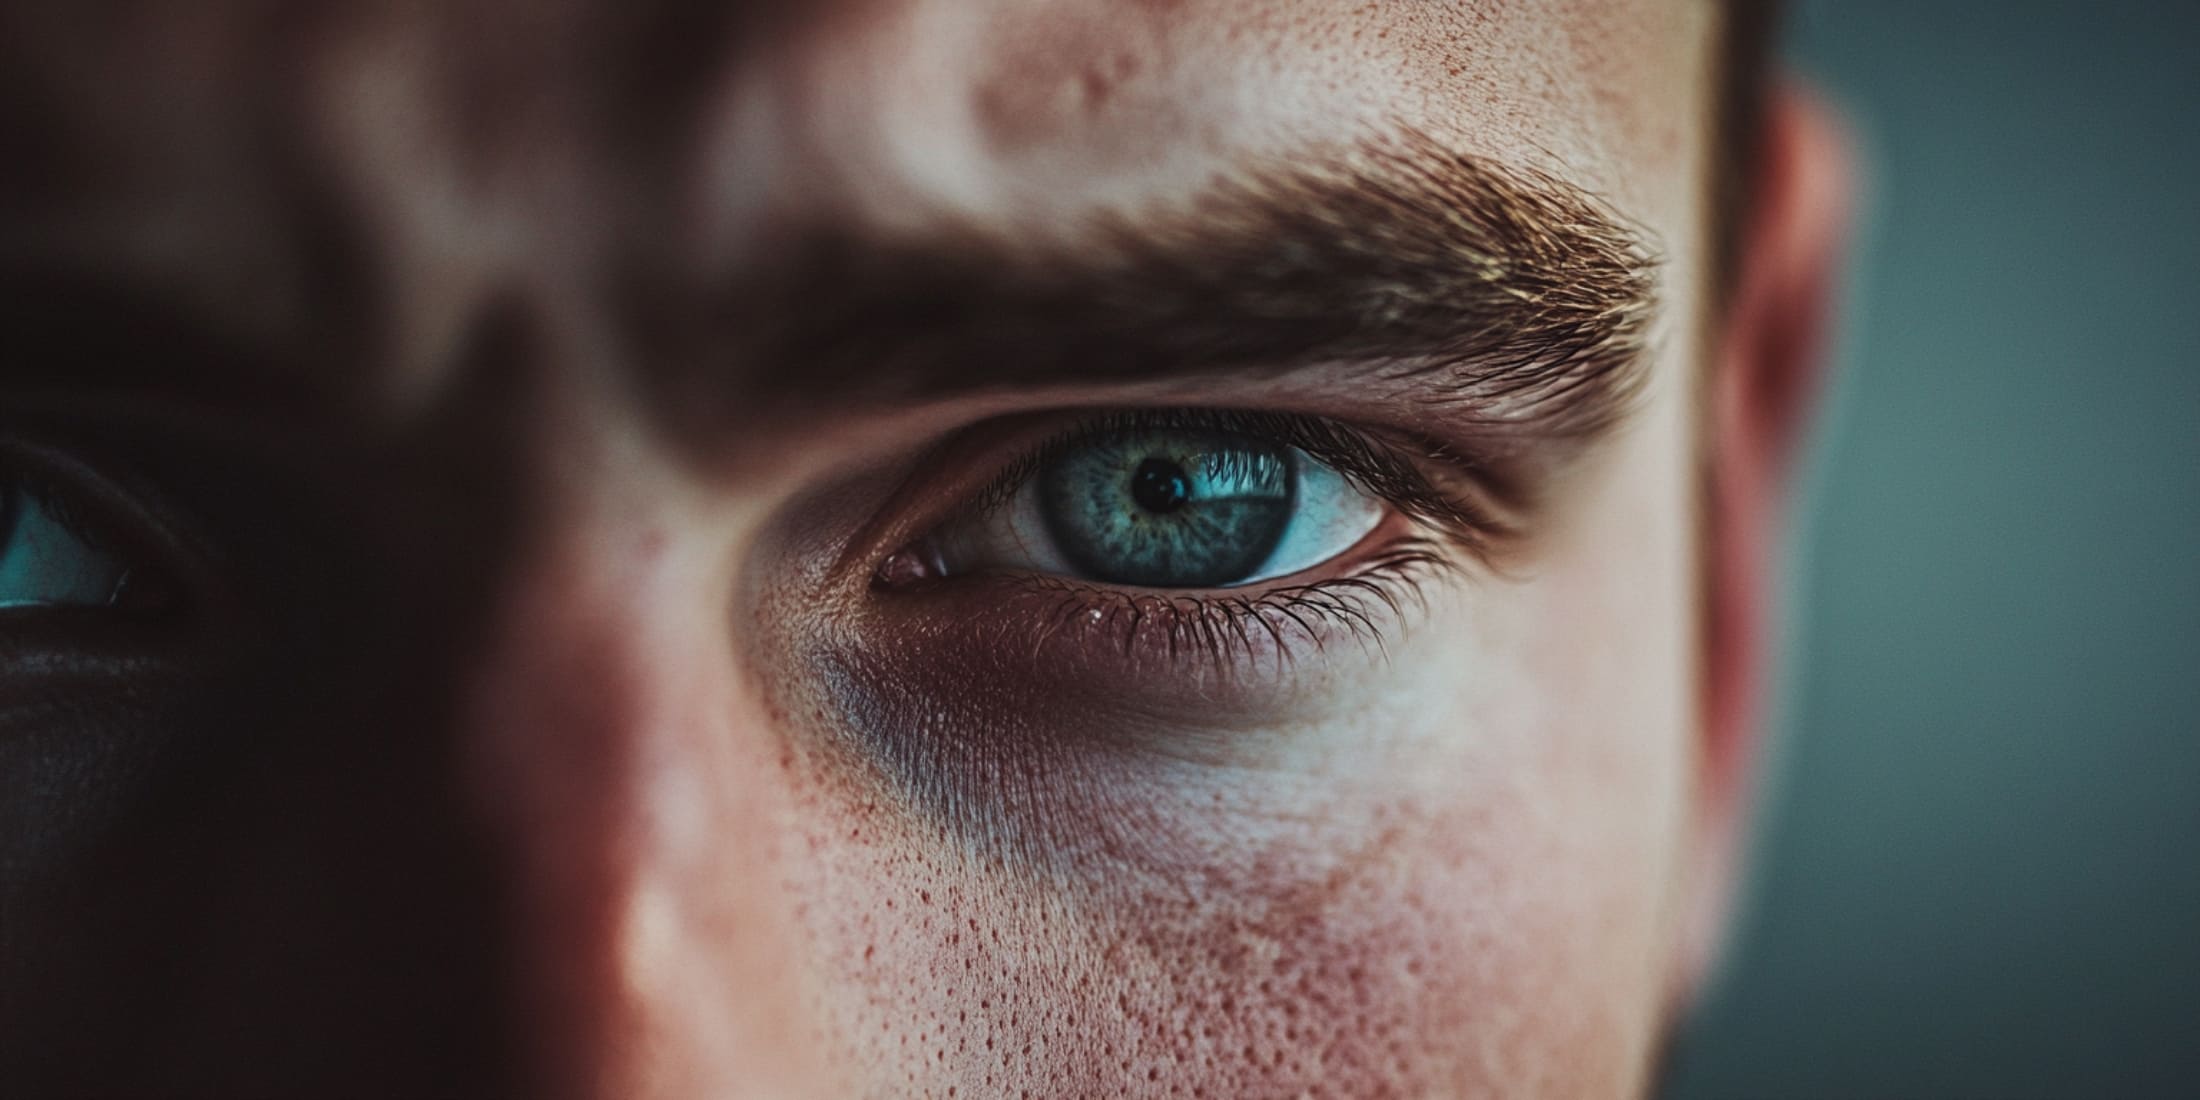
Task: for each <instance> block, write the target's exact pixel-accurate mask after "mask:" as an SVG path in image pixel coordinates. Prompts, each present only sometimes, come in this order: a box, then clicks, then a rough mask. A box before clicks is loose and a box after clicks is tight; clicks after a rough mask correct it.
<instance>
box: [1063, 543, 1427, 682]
mask: <svg viewBox="0 0 2200 1100" xmlns="http://www.w3.org/2000/svg"><path fill="white" fill-rule="evenodd" d="M1456 568H1458V563H1457V562H1455V561H1454V560H1453V559H1452V558H1450V557H1447V556H1445V555H1444V554H1443V553H1441V552H1440V551H1439V549H1438V547H1437V544H1436V543H1435V542H1434V541H1432V540H1430V539H1427V538H1420V537H1409V538H1406V539H1403V540H1399V541H1397V542H1396V543H1394V544H1393V545H1392V546H1391V547H1389V548H1388V549H1386V550H1384V551H1383V552H1382V553H1380V554H1378V555H1376V556H1374V557H1372V558H1369V559H1368V560H1366V561H1364V562H1362V563H1361V564H1360V565H1359V566H1358V567H1357V568H1356V569H1354V570H1353V571H1352V572H1351V573H1349V574H1346V575H1344V576H1339V577H1331V578H1328V579H1325V580H1320V581H1313V582H1310V583H1306V584H1299V585H1290V586H1285V587H1280V588H1272V589H1269V590H1267V591H1264V592H1257V593H1249V594H1246V595H1235V594H1214V593H1205V594H1183V595H1168V594H1163V593H1156V592H1126V591H1123V590H1121V589H1115V588H1108V587H1104V586H1100V585H1094V584H1089V583H1086V582H1083V581H1079V580H1076V579H1074V578H1067V577H1059V576H1044V575H1032V576H1027V577H1023V578H1019V580H1020V583H1023V584H1025V585H1028V586H1030V587H1031V588H1032V589H1033V590H1035V591H1039V592H1044V593H1048V594H1052V595H1057V596H1058V597H1059V600H1058V601H1057V603H1056V606H1055V607H1054V608H1053V609H1052V610H1051V611H1050V612H1049V613H1048V615H1047V617H1046V620H1045V623H1044V625H1043V626H1042V627H1041V628H1040V632H1039V637H1040V640H1041V644H1044V642H1045V641H1047V640H1051V639H1054V638H1058V637H1060V636H1062V634H1063V633H1065V632H1069V631H1077V632H1081V633H1083V634H1084V635H1086V636H1087V637H1089V638H1098V639H1103V640H1106V641H1108V642H1110V643H1111V644H1113V645H1114V646H1115V647H1117V648H1119V649H1120V650H1121V651H1122V653H1123V655H1124V656H1125V657H1134V656H1137V655H1138V653H1139V651H1140V649H1141V648H1143V647H1147V646H1151V647H1153V649H1154V651H1156V652H1159V653H1162V654H1165V655H1166V656H1167V657H1168V658H1169V659H1171V660H1176V659H1180V658H1182V657H1186V656H1191V657H1197V658H1200V659H1202V660H1204V661H1207V662H1211V663H1212V664H1213V665H1214V667H1216V668H1218V669H1227V668H1231V667H1234V666H1235V665H1236V664H1238V663H1240V662H1243V661H1245V660H1247V659H1251V658H1256V657H1259V656H1264V655H1268V654H1271V653H1272V654H1273V655H1274V656H1275V658H1276V661H1277V663H1278V666H1279V668H1280V667H1281V666H1285V665H1288V664H1290V663H1291V662H1292V661H1294V660H1295V659H1296V658H1297V656H1298V654H1299V652H1300V650H1301V649H1302V648H1304V647H1305V646H1309V645H1310V646H1312V647H1313V648H1314V651H1315V652H1317V653H1318V652H1321V651H1322V650H1323V649H1325V648H1326V647H1327V646H1328V645H1330V644H1331V643H1333V642H1335V641H1339V640H1343V639H1350V640H1352V641H1356V642H1358V643H1360V644H1361V645H1363V646H1372V647H1373V648H1374V649H1375V650H1376V651H1377V652H1378V653H1381V652H1384V638H1385V636H1386V633H1387V628H1386V623H1396V622H1398V621H1401V620H1402V619H1403V618H1404V613H1405V611H1406V608H1407V605H1409V604H1411V605H1416V606H1425V605H1426V596H1425V593H1424V591H1423V588H1422V585H1423V584H1424V583H1425V582H1426V581H1428V580H1429V579H1431V578H1432V577H1433V576H1435V575H1437V574H1439V573H1441V572H1445V571H1449V570H1453V569H1456Z"/></svg>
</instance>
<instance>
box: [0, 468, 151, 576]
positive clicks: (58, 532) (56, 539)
mask: <svg viewBox="0 0 2200 1100" xmlns="http://www.w3.org/2000/svg"><path fill="white" fill-rule="evenodd" d="M129 575H130V571H129V568H128V566H126V565H125V564H124V563H123V562H122V561H121V560H120V559H118V558H116V557H115V556H114V555H112V554H109V553H107V552H105V551H103V550H100V549H98V548H96V547H94V546H92V545H91V544H90V543H89V542H87V541H85V539H84V538H83V536H81V535H79V534H77V533H76V532H75V531H73V530H72V529H71V528H70V526H69V524H68V523H67V522H66V521H65V520H64V519H63V518H62V517H61V516H60V515H58V514H56V512H55V510H54V508H53V506H52V505H50V504H48V503H46V502H44V501H42V500H41V499H40V498H39V497H38V495H37V494H34V493H32V492H30V491H29V490H28V489H26V488H24V487H23V486H22V485H20V484H14V483H11V481H10V479H9V478H8V477H7V476H6V471H4V470H0V608H13V607H102V606H107V605H110V604H113V603H114V602H115V601H116V598H117V596H118V595H119V594H120V593H121V591H122V588H123V585H124V582H126V581H127V580H128V579H129Z"/></svg>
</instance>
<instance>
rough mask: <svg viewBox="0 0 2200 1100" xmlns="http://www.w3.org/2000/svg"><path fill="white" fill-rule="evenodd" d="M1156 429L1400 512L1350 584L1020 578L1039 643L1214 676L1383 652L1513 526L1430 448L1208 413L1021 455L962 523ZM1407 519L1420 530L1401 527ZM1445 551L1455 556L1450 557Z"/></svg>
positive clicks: (1148, 416) (1261, 414)
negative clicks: (1197, 588) (1247, 446)
mask: <svg viewBox="0 0 2200 1100" xmlns="http://www.w3.org/2000/svg"><path fill="white" fill-rule="evenodd" d="M1147 431H1203V432H1210V431H1211V432H1217V433H1225V434H1232V435H1239V436H1249V437H1253V438H1258V439H1262V440H1264V441H1267V442H1271V443H1275V444H1278V445H1285V446H1290V447H1295V448H1298V449H1299V450H1301V451H1304V452H1305V453H1306V454H1308V455H1309V456H1311V457H1312V458H1314V459H1316V460H1317V461H1320V462H1322V463H1324V464H1327V465H1328V466H1330V467H1331V468H1332V469H1334V470H1336V471H1337V472H1338V473H1339V474H1341V475H1343V476H1344V478H1345V479H1346V480H1347V481H1349V482H1351V483H1352V484H1353V485H1354V486H1355V487H1357V488H1359V489H1360V490H1361V491H1363V492H1366V493H1368V494H1370V495H1372V496H1374V497H1376V498H1377V499H1380V500H1382V501H1383V502H1385V503H1386V504H1387V505H1389V506H1390V507H1391V508H1393V509H1395V510H1396V511H1397V513H1398V515H1397V516H1395V517H1393V518H1391V519H1386V520H1385V521H1383V523H1382V525H1380V526H1378V527H1377V529H1376V531H1375V532H1374V533H1372V534H1370V535H1369V536H1368V538H1367V539H1366V540H1363V544H1373V543H1377V542H1380V543H1381V548H1380V549H1379V550H1377V551H1375V552H1373V553H1371V554H1362V555H1360V556H1359V560H1357V561H1355V562H1353V564H1352V566H1351V568H1350V569H1349V571H1347V572H1345V573H1343V574H1342V575H1339V576H1334V577H1325V578H1321V579H1318V580H1311V581H1305V582H1301V583H1285V584H1280V585H1279V584H1269V585H1267V586H1266V587H1265V588H1263V587H1262V586H1259V585H1252V586H1248V587H1247V588H1246V589H1244V590H1239V589H1223V590H1218V591H1214V592H1167V593H1164V592H1153V591H1133V590H1127V589H1123V588H1117V587H1113V586H1109V585H1105V584H1101V583H1098V582H1092V581H1085V580H1079V579H1076V578H1071V577H1062V576H1051V575H1036V574H1017V575H1013V576H1012V577H1010V578H1009V583H1012V584H1014V585H1016V586H1018V587H1019V588H1020V589H1021V590H1022V591H1023V592H1025V593H1027V594H1030V595H1035V596H1039V597H1043V598H1044V599H1045V600H1046V603H1045V604H1044V605H1042V607H1041V609H1040V611H1039V616H1038V617H1039V619H1040V625H1039V626H1038V630H1037V636H1038V637H1039V638H1041V639H1048V638H1055V637H1059V636H1061V635H1062V634H1063V633H1064V632H1068V631H1078V632H1081V633H1082V634H1083V635H1084V636H1086V637H1088V638H1098V639H1104V640H1105V641H1106V642H1108V643H1109V644H1111V645H1113V646H1114V647H1116V648H1118V649H1120V651H1121V652H1122V653H1123V655H1125V656H1131V655H1133V654H1135V653H1136V652H1137V651H1138V650H1139V649H1140V647H1141V645H1151V646H1153V647H1154V650H1155V651H1156V652H1158V653H1161V654H1164V655H1165V656H1167V657H1168V658H1170V659H1172V660H1174V659H1177V658H1181V657H1184V656H1187V655H1191V656H1198V657H1201V658H1204V659H1206V660H1208V661H1211V662H1213V663H1214V664H1215V665H1216V666H1217V667H1229V666H1232V665H1233V664H1235V663H1238V662H1240V661H1242V660H1243V659H1244V658H1246V657H1249V656H1251V655H1253V654H1255V653H1262V652H1271V651H1272V652H1273V653H1274V654H1275V655H1276V657H1277V659H1278V660H1279V662H1288V661H1289V660H1290V659H1292V657H1293V656H1294V655H1295V653H1296V650H1297V648H1298V647H1299V646H1301V645H1312V646H1314V647H1315V648H1316V649H1317V650H1319V649H1321V648H1322V647H1323V646H1325V645H1326V644H1327V643H1328V642H1329V641H1330V640H1332V639H1334V638H1337V637H1339V636H1340V635H1341V636H1343V637H1347V638H1350V639H1353V640H1355V641H1358V642H1360V643H1362V644H1363V645H1371V646H1373V647H1374V648H1376V649H1377V650H1381V649H1382V647H1383V642H1384V638H1385V634H1386V630H1385V623H1386V622H1395V621H1397V620H1398V619H1399V618H1401V617H1402V614H1403V612H1404V611H1405V610H1406V609H1407V607H1408V606H1409V605H1418V604H1422V603H1424V602H1425V594H1424V590H1423V587H1422V586H1423V585H1424V583H1425V582H1426V581H1428V580H1429V579H1430V578H1431V577H1433V576H1435V575H1438V574H1440V573H1442V572H1446V571H1449V570H1453V569H1457V568H1459V567H1460V565H1461V561H1462V558H1464V559H1465V560H1483V559H1484V558H1485V557H1486V555H1487V553H1488V551H1489V549H1490V546H1491V544H1492V542H1493V541H1494V540H1496V539H1498V538H1500V537H1502V536H1503V535H1504V534H1506V533H1507V532H1508V531H1509V529H1510V528H1509V526H1508V525H1507V524H1506V523H1505V522H1504V521H1503V520H1502V519H1500V518H1499V517H1498V516H1497V515H1496V514H1495V513H1494V512H1493V511H1492V510H1490V509H1489V508H1487V507H1485V506H1483V505H1482V504H1481V503H1480V502H1479V501H1478V500H1477V499H1476V490H1478V489H1482V490H1487V489H1490V488H1494V486H1476V485H1458V486H1449V485H1447V484H1440V483H1439V479H1438V477H1437V476H1434V475H1432V473H1431V472H1430V471H1431V469H1432V468H1433V469H1437V470H1450V471H1458V474H1457V476H1458V477H1459V479H1460V480H1462V481H1464V480H1466V479H1467V477H1468V475H1467V474H1466V473H1465V472H1464V471H1467V470H1470V469H1472V468H1473V467H1474V464H1473V463H1471V462H1469V461H1466V460H1464V459H1463V458H1462V457H1461V456H1458V455H1457V454H1455V453H1453V452H1451V451H1449V450H1447V449H1446V448H1444V447H1442V446H1440V445H1437V444H1435V443H1433V442H1427V443H1421V444H1420V445H1419V446H1417V447H1416V448H1415V451H1416V452H1418V454H1419V456H1420V457H1419V458H1415V457H1412V456H1410V455H1409V453H1408V452H1407V450H1406V449H1405V448H1404V447H1403V446H1401V445H1400V444H1398V443H1394V442H1392V441H1389V440H1385V439H1380V438H1378V437H1376V436H1374V435H1371V434H1370V433H1368V432H1366V431H1363V430H1361V429H1358V428H1354V427H1351V426H1348V425H1346V424H1343V423H1340V422H1338V421H1335V420H1331V419H1327V418H1324V417H1316V416H1308V415H1302V414H1296V413H1282V412H1267V411H1250V410H1230V409H1205V408H1184V409H1135V410H1119V411H1113V412H1107V413H1102V414H1099V415H1096V416H1092V417H1090V418H1088V419H1086V420H1084V421H1082V422H1080V423H1079V424H1077V425H1075V426H1073V427H1071V428H1069V429H1068V430H1066V431H1063V432H1060V433H1058V434H1056V435H1054V436H1052V437H1051V438H1048V439H1047V440H1045V441H1044V442H1042V443H1040V444H1038V445H1036V446H1034V447H1031V448H1029V449H1028V450H1026V451H1025V452H1023V453H1022V455H1021V456H1019V457H1018V458H1017V459H1016V460H1014V461H1013V462H1011V463H1010V464H1009V465H1008V466H1007V467H1006V468H1005V469H1003V470H1002V471H1001V472H1000V473H999V474H998V475H996V476H994V477H993V478H992V479H991V480H990V481H988V482H986V483H984V485H983V487H982V488H980V489H979V490H978V491H977V492H976V493H974V494H972V495H971V497H970V498H969V500H968V502H967V503H965V504H964V505H963V506H962V507H961V508H960V509H958V510H957V512H956V513H955V514H957V515H963V516H968V515H983V514H985V513H986V512H988V511H990V510H992V509H995V508H999V507H1003V506H1004V505H1006V504H1007V502H1008V501H1009V500H1010V499H1011V498H1012V497H1014V495H1015V494H1016V493H1017V491H1018V490H1019V489H1021V488H1022V487H1023V486H1024V484H1025V483H1026V482H1027V481H1029V480H1030V479H1031V478H1032V477H1033V476H1035V475H1036V474H1037V473H1038V471H1039V470H1040V469H1041V468H1043V467H1044V466H1045V465H1046V464H1047V463H1048V462H1050V461H1053V460H1054V459H1056V458H1058V457H1060V456H1061V455H1063V454H1065V453H1067V452H1069V451H1072V450H1074V449H1075V448H1077V447H1079V446H1081V445H1083V444H1085V443H1087V442H1089V441H1091V440H1093V439H1095V438H1099V437H1103V436H1108V435H1112V434H1116V433H1122V432H1147ZM1401 517H1402V518H1403V519H1404V520H1405V521H1408V522H1410V523H1411V524H1412V525H1413V526H1412V527H1411V528H1406V529H1401V526H1402V525H1401V524H1400V523H1399V522H1398V519H1399V518H1401ZM1446 544H1449V546H1450V547H1452V548H1453V550H1454V552H1450V553H1447V552H1446V549H1445V547H1446ZM1353 554H1354V552H1353V551H1347V552H1346V554H1345V555H1341V556H1340V557H1349V556H1353ZM1332 560H1333V561H1334V560H1337V559H1332ZM885 569H886V566H884V565H882V566H881V571H880V573H879V574H877V576H876V583H877V584H879V585H881V586H885V585H886V584H887V582H886V581H885V580H884V576H885V572H884V571H885ZM949 583H952V579H950V581H949Z"/></svg>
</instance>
